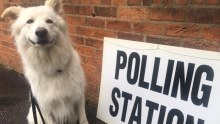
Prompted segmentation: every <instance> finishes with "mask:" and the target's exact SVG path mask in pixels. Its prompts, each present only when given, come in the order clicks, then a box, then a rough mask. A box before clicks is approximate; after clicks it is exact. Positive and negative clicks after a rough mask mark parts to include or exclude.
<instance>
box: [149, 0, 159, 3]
mask: <svg viewBox="0 0 220 124" xmlns="http://www.w3.org/2000/svg"><path fill="white" fill-rule="evenodd" d="M151 2H152V3H153V4H160V3H161V0H152V1H151Z"/></svg>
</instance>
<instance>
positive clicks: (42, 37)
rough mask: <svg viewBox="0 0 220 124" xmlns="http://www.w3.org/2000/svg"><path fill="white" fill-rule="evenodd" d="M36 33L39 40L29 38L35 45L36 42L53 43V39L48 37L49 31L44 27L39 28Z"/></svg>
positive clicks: (42, 43) (40, 43)
mask: <svg viewBox="0 0 220 124" xmlns="http://www.w3.org/2000/svg"><path fill="white" fill-rule="evenodd" d="M35 35H36V36H37V41H35V42H34V41H33V40H31V39H29V41H30V42H31V43H32V44H33V45H36V44H39V45H46V44H50V43H52V41H50V40H49V38H48V31H47V29H46V28H44V27H39V28H37V29H36V31H35Z"/></svg>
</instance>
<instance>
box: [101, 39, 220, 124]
mask: <svg viewBox="0 0 220 124" xmlns="http://www.w3.org/2000/svg"><path fill="white" fill-rule="evenodd" d="M99 97H100V98H99V105H98V112H97V117H98V118H99V119H101V120H103V121H104V122H106V123H108V124H219V123H220V117H219V115H220V53H218V52H209V51H202V50H195V49H188V48H180V47H173V46H165V45H158V44H150V43H143V42H134V41H128V40H119V39H112V38H105V39H104V51H103V65H102V79H101V88H100V96H99Z"/></svg>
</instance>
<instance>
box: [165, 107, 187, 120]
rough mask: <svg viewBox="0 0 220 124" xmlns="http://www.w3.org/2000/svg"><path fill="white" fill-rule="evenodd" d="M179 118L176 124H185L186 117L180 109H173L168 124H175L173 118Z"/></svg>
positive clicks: (169, 114)
mask: <svg viewBox="0 0 220 124" xmlns="http://www.w3.org/2000/svg"><path fill="white" fill-rule="evenodd" d="M175 116H176V117H177V123H176V124H183V122H184V116H183V113H182V112H181V111H180V110H178V109H171V110H170V111H169V113H168V117H167V124H173V118H174V117H175Z"/></svg>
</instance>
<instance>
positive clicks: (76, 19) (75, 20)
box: [66, 16, 85, 26]
mask: <svg viewBox="0 0 220 124" xmlns="http://www.w3.org/2000/svg"><path fill="white" fill-rule="evenodd" d="M66 21H67V23H68V24H70V25H74V26H80V25H83V24H85V18H83V17H80V16H66Z"/></svg>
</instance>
